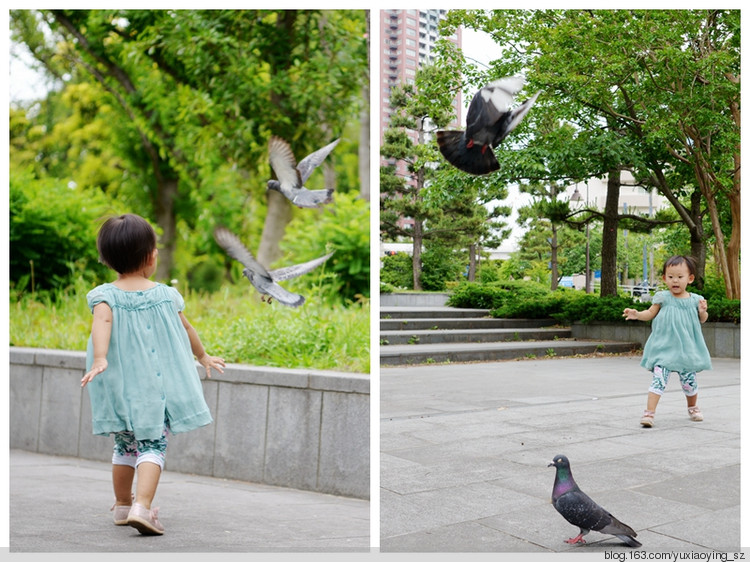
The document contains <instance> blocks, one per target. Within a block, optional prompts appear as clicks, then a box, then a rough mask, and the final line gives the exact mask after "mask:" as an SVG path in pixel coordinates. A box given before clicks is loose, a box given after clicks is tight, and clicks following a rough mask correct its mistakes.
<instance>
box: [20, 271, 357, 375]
mask: <svg viewBox="0 0 750 562" xmlns="http://www.w3.org/2000/svg"><path fill="white" fill-rule="evenodd" d="M87 290H88V289H86V290H84V289H82V288H79V289H78V290H71V291H69V292H67V293H66V294H60V295H58V297H57V299H51V298H50V297H48V296H43V295H37V296H36V297H32V296H29V295H25V296H23V297H21V298H19V299H17V300H14V299H13V296H11V302H10V305H9V313H10V345H13V346H22V347H39V348H49V349H67V350H74V351H83V350H85V349H86V344H87V341H88V337H89V334H90V332H91V312H90V311H89V309H88V306H87V305H86V292H87ZM183 297H184V298H185V310H184V313H185V316H186V317H187V319H188V320H189V321H190V323H191V324H192V325H193V326H194V327H195V329H196V330H197V331H198V334H199V335H200V338H201V341H202V342H203V345H204V347H205V348H206V351H207V352H208V353H210V354H211V355H217V356H220V357H223V358H224V360H225V361H227V362H228V363H243V364H248V365H257V366H267V367H285V368H293V369H301V368H308V369H316V370H334V371H341V372H352V373H369V372H370V305H369V301H366V302H363V303H359V304H352V305H350V306H348V307H345V306H342V305H331V304H328V303H318V302H317V299H316V298H315V296H314V295H306V297H308V300H307V302H306V303H305V304H304V305H303V306H301V307H300V308H295V309H293V308H289V307H285V306H282V305H280V304H279V303H277V302H273V303H272V304H270V305H269V304H266V303H263V302H260V299H259V298H258V295H257V293H252V292H250V291H248V288H247V287H244V286H242V287H240V286H225V287H224V288H223V289H221V290H220V291H218V292H216V293H213V294H199V293H192V292H186V293H183Z"/></svg>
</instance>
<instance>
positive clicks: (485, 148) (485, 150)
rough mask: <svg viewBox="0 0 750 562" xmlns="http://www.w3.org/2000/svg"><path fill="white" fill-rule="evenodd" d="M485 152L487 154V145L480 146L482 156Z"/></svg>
mask: <svg viewBox="0 0 750 562" xmlns="http://www.w3.org/2000/svg"><path fill="white" fill-rule="evenodd" d="M485 152H487V145H486V144H484V145H482V154H484V153H485Z"/></svg>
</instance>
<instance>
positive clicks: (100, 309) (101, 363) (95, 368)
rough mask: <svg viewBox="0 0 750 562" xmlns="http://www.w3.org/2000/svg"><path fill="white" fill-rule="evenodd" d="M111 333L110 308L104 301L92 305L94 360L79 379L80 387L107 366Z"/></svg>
mask: <svg viewBox="0 0 750 562" xmlns="http://www.w3.org/2000/svg"><path fill="white" fill-rule="evenodd" d="M111 335H112V309H111V308H110V307H109V305H108V304H107V303H106V302H100V303H99V304H97V305H96V306H94V320H93V322H92V324H91V342H92V344H93V346H94V362H93V363H92V364H91V370H90V371H89V372H88V373H86V374H85V375H84V376H83V378H82V379H81V387H84V386H86V385H87V384H88V383H89V382H91V380H92V379H93V378H94V377H95V376H96V375H98V374H99V373H101V372H102V371H104V370H105V369H106V368H107V352H108V351H109V338H110V337H111Z"/></svg>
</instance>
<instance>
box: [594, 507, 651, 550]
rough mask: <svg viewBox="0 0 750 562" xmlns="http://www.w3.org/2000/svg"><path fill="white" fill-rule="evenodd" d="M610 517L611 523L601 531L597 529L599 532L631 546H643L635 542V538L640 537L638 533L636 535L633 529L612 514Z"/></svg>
mask: <svg viewBox="0 0 750 562" xmlns="http://www.w3.org/2000/svg"><path fill="white" fill-rule="evenodd" d="M608 515H609V516H610V518H611V520H610V522H609V523H608V524H607V525H606V526H604V527H602V528H601V529H596V530H597V531H599V532H600V533H605V534H608V535H614V536H616V537H617V538H618V539H620V540H621V541H622V542H624V543H625V544H627V545H629V546H632V547H639V546H641V543H640V542H638V541H637V540H635V537H636V536H638V533H636V532H635V530H633V528H632V527H630V526H629V525H626V524H625V523H623V522H622V521H620V520H619V519H617V518H616V517H614V516H613V515H612V514H608Z"/></svg>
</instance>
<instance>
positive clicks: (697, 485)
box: [380, 356, 740, 555]
mask: <svg viewBox="0 0 750 562" xmlns="http://www.w3.org/2000/svg"><path fill="white" fill-rule="evenodd" d="M639 361H640V356H626V357H595V358H560V359H548V360H533V361H527V360H523V361H506V362H495V363H473V364H454V365H430V366H423V367H397V368H387V367H383V368H382V369H381V375H380V386H381V405H380V409H381V444H380V447H381V473H380V479H381V480H380V485H381V495H380V549H381V552H405V551H406V552H477V551H488V552H547V553H550V552H579V553H580V552H599V553H601V552H603V551H604V550H616V551H627V550H630V549H629V547H627V546H624V545H623V544H622V543H621V542H620V541H619V540H618V539H616V538H614V537H611V536H608V535H602V534H599V533H596V532H592V533H591V534H590V535H589V536H588V542H587V544H585V545H576V546H571V545H567V544H566V543H564V542H563V540H564V539H566V538H568V537H572V536H575V535H576V534H577V529H576V528H574V527H573V526H571V525H570V524H568V523H567V522H566V521H565V520H564V519H563V518H562V517H561V516H560V515H558V513H557V512H556V511H555V510H554V508H553V507H552V505H551V504H550V494H551V492H552V483H553V480H554V469H553V468H548V467H547V465H548V464H549V462H550V461H551V460H552V458H553V457H554V456H555V455H556V454H558V453H562V454H565V455H567V456H568V458H569V459H570V462H571V467H572V472H573V475H574V477H575V479H576V481H577V482H578V484H579V486H580V487H581V488H582V489H583V490H584V491H585V492H587V493H588V494H589V495H590V496H592V497H593V498H594V499H595V500H596V501H597V502H599V503H600V504H601V505H602V506H604V507H605V508H606V509H608V510H609V511H610V512H612V514H613V515H615V516H616V517H617V518H619V519H621V520H622V521H624V522H625V523H627V524H629V525H630V526H632V527H633V528H634V529H635V530H636V531H637V532H638V539H639V540H640V541H641V542H642V543H643V547H642V550H648V551H662V552H664V551H711V550H718V551H722V552H735V551H737V550H739V547H740V362H739V360H736V359H714V360H713V364H714V369H713V370H712V371H706V372H703V373H699V375H698V383H699V388H700V391H699V399H698V404H699V405H700V406H701V408H702V409H703V412H704V415H705V421H703V422H691V421H690V420H689V418H688V417H687V412H686V405H685V398H684V396H683V394H682V391H681V390H680V387H679V383H678V381H677V380H676V378H675V379H674V380H670V382H669V387H668V389H667V390H668V391H667V393H666V394H665V395H664V396H663V397H662V399H661V403H660V404H659V407H658V409H657V413H656V422H655V426H654V427H653V428H652V429H645V428H641V426H640V424H639V423H638V421H639V419H640V415H641V413H642V411H643V409H644V407H645V402H646V393H647V388H648V385H649V383H650V374H649V373H648V372H647V371H646V370H645V369H643V368H641V367H640V366H639ZM622 554H623V555H625V552H623V553H622Z"/></svg>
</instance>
